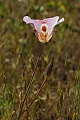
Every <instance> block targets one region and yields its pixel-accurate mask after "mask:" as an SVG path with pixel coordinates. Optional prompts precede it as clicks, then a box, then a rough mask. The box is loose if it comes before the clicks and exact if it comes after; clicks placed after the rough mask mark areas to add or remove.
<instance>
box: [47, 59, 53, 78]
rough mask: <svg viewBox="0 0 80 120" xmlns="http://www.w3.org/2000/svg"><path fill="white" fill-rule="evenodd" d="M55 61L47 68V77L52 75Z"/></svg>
mask: <svg viewBox="0 0 80 120" xmlns="http://www.w3.org/2000/svg"><path fill="white" fill-rule="evenodd" d="M53 61H54V58H53V59H52V62H51V63H50V64H49V66H48V67H47V70H46V75H47V76H48V77H49V76H50V74H51V73H52V69H53Z"/></svg>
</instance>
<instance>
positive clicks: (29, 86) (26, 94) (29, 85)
mask: <svg viewBox="0 0 80 120" xmlns="http://www.w3.org/2000/svg"><path fill="white" fill-rule="evenodd" d="M41 53H42V50H41V51H40V54H39V56H38V58H37V61H36V65H35V68H34V71H33V73H32V76H31V78H30V80H29V84H28V87H27V90H26V93H25V96H24V99H23V101H22V104H21V106H20V110H19V114H18V117H17V120H19V118H20V116H21V113H22V109H23V106H24V102H25V100H26V98H27V96H28V94H29V90H30V88H31V85H32V83H33V78H34V75H35V72H36V69H37V65H38V62H39V59H40V57H41Z"/></svg>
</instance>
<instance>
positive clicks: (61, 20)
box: [56, 18, 64, 25]
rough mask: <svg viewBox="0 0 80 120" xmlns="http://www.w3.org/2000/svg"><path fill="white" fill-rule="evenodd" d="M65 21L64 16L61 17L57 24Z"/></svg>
mask: <svg viewBox="0 0 80 120" xmlns="http://www.w3.org/2000/svg"><path fill="white" fill-rule="evenodd" d="M63 21H64V18H61V19H60V20H59V21H58V22H57V24H56V25H58V24H60V23H61V22H63Z"/></svg>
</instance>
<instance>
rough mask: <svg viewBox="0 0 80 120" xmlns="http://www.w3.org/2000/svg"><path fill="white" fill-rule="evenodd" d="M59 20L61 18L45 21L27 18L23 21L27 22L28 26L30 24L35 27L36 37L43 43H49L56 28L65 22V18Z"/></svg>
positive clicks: (56, 17)
mask: <svg viewBox="0 0 80 120" xmlns="http://www.w3.org/2000/svg"><path fill="white" fill-rule="evenodd" d="M58 20H59V16H55V17H52V18H46V19H43V20H34V19H31V18H30V17H29V16H25V17H24V18H23V21H24V22H26V24H30V25H31V26H32V27H33V29H34V31H35V34H36V36H37V37H38V39H39V41H40V42H42V43H45V42H48V41H49V40H50V39H51V37H52V35H53V32H54V27H55V26H56V25H58V24H60V23H61V22H63V21H64V18H61V19H60V20H59V21H58Z"/></svg>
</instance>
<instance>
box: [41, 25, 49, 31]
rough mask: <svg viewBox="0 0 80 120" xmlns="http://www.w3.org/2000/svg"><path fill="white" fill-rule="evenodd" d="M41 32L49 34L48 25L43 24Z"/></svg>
mask: <svg viewBox="0 0 80 120" xmlns="http://www.w3.org/2000/svg"><path fill="white" fill-rule="evenodd" d="M40 30H41V32H43V33H46V32H48V26H47V24H42V25H41V27H40Z"/></svg>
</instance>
